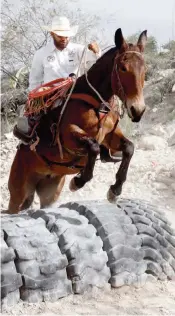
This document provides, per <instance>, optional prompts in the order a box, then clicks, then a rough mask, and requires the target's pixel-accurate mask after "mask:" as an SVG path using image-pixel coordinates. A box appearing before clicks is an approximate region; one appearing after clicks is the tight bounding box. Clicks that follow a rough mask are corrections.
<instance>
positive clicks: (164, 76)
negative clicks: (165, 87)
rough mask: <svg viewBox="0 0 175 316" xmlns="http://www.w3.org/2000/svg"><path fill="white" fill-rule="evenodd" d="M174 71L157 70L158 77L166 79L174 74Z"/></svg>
mask: <svg viewBox="0 0 175 316" xmlns="http://www.w3.org/2000/svg"><path fill="white" fill-rule="evenodd" d="M174 72H175V71H174V69H164V70H159V71H158V75H160V77H161V78H166V77H169V76H171V75H173V74H174Z"/></svg>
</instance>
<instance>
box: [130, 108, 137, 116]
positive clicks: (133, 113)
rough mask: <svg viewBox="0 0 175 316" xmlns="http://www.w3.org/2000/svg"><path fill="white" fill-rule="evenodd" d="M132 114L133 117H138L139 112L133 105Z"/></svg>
mask: <svg viewBox="0 0 175 316" xmlns="http://www.w3.org/2000/svg"><path fill="white" fill-rule="evenodd" d="M131 114H132V116H133V117H136V116H137V112H136V110H135V108H134V107H133V106H131Z"/></svg>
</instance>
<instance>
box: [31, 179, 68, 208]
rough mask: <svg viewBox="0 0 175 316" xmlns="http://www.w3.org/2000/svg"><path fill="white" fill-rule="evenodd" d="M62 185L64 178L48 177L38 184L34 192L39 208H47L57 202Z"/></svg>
mask: <svg viewBox="0 0 175 316" xmlns="http://www.w3.org/2000/svg"><path fill="white" fill-rule="evenodd" d="M64 183H65V176H54V177H50V176H49V177H45V178H44V179H41V180H40V181H39V182H38V184H37V186H36V192H37V194H38V196H39V199H40V206H41V208H46V207H49V206H51V205H52V204H53V203H55V202H56V201H57V200H58V198H59V195H60V193H61V191H62V188H63V186H64Z"/></svg>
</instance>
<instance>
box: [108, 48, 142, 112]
mask: <svg viewBox="0 0 175 316" xmlns="http://www.w3.org/2000/svg"><path fill="white" fill-rule="evenodd" d="M129 53H132V54H133V53H134V54H137V55H139V56H141V57H142V54H141V53H140V52H135V51H126V52H123V53H121V54H119V55H117V56H116V57H115V59H114V65H113V69H112V73H111V86H112V91H113V94H114V95H116V94H117V93H120V99H121V101H122V114H120V118H122V117H123V116H124V111H125V109H127V102H126V101H127V99H126V94H125V91H124V89H123V86H122V83H121V80H120V76H119V72H118V64H117V62H118V59H119V58H120V57H121V56H125V55H126V54H129ZM142 58H143V57H142ZM116 87H117V89H116ZM116 90H117V91H116Z"/></svg>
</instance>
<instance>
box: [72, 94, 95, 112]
mask: <svg viewBox="0 0 175 316" xmlns="http://www.w3.org/2000/svg"><path fill="white" fill-rule="evenodd" d="M70 98H71V99H77V100H83V101H85V102H87V103H89V104H90V105H93V107H94V108H96V109H98V108H99V106H100V104H101V102H99V101H97V100H96V99H95V98H94V97H92V96H91V95H88V94H85V93H73V94H72V95H71V97H70Z"/></svg>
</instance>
